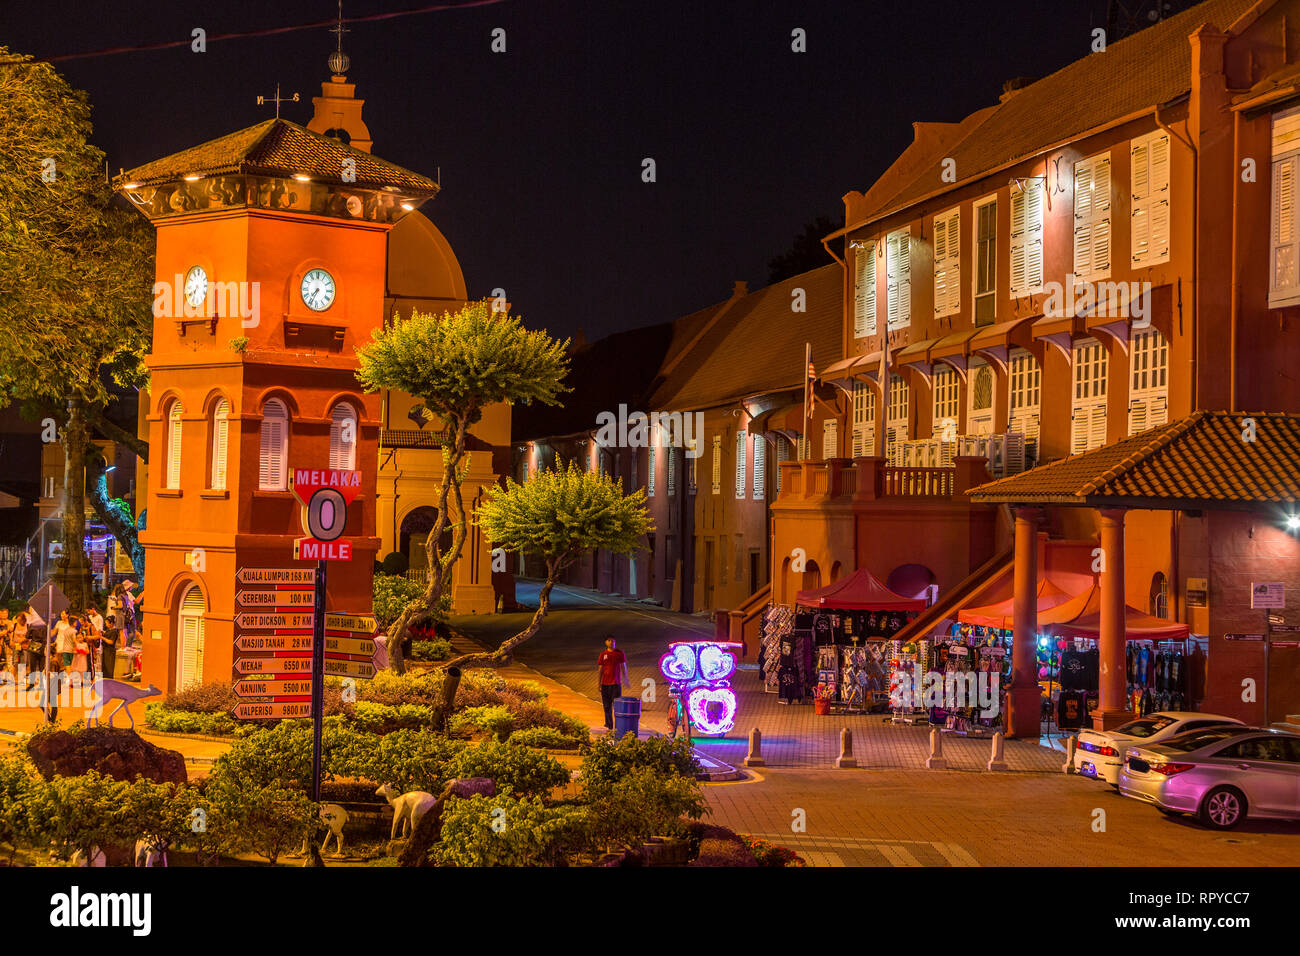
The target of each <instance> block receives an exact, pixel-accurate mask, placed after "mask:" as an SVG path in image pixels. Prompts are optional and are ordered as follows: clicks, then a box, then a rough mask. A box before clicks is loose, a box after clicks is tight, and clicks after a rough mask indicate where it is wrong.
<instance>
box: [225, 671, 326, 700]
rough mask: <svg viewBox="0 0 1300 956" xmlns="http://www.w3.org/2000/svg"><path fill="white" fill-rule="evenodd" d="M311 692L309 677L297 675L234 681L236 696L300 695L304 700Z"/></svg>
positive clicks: (274, 696) (276, 696)
mask: <svg viewBox="0 0 1300 956" xmlns="http://www.w3.org/2000/svg"><path fill="white" fill-rule="evenodd" d="M310 694H311V678H310V677H297V678H293V679H289V680H258V679H256V678H254V679H244V680H238V681H235V696H236V697H257V698H267V697H273V698H279V697H281V696H285V697H301V698H302V699H304V700H306V699H307V698H308V697H309V695H310Z"/></svg>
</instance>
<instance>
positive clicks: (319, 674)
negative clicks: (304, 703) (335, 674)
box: [311, 561, 329, 803]
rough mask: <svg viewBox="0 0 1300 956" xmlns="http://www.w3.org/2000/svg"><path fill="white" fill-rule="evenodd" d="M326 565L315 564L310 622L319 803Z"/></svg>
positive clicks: (314, 788)
mask: <svg viewBox="0 0 1300 956" xmlns="http://www.w3.org/2000/svg"><path fill="white" fill-rule="evenodd" d="M328 567H329V562H328V561H317V562H316V592H315V595H314V597H315V601H314V603H313V605H312V609H313V611H314V613H313V615H312V622H311V720H312V751H311V798H312V800H313V801H314V802H316V803H319V802H320V750H321V722H322V721H323V719H324V717H325V570H326V569H327V568H328Z"/></svg>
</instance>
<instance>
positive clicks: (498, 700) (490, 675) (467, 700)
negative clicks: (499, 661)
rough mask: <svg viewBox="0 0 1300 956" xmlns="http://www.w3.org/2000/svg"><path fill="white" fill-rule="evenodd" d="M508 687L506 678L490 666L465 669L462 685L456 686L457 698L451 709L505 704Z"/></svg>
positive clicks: (461, 679) (459, 709)
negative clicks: (504, 694)
mask: <svg viewBox="0 0 1300 956" xmlns="http://www.w3.org/2000/svg"><path fill="white" fill-rule="evenodd" d="M506 689H507V687H506V681H505V678H503V677H502V676H501V675H500V674H498V673H497V672H496V671H494V670H491V669H490V668H475V669H474V670H468V671H465V672H464V674H462V675H461V678H460V686H459V687H457V688H456V700H455V702H454V703H453V705H452V708H451V709H452V711H453V712H459V711H462V710H464V709H465V708H466V707H484V706H489V705H491V704H504V703H505V702H506V698H505V697H504V696H503V693H504V692H505V691H506Z"/></svg>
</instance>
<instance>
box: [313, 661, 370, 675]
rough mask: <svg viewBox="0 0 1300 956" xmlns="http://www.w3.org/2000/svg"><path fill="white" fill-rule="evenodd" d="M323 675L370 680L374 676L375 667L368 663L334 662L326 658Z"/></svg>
mask: <svg viewBox="0 0 1300 956" xmlns="http://www.w3.org/2000/svg"><path fill="white" fill-rule="evenodd" d="M325 673H326V674H337V675H341V676H345V677H364V678H371V677H374V676H375V665H374V664H372V663H371V662H370V661H335V660H329V659H328V658H326V660H325Z"/></svg>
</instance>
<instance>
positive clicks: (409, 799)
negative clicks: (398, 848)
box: [375, 783, 438, 840]
mask: <svg viewBox="0 0 1300 956" xmlns="http://www.w3.org/2000/svg"><path fill="white" fill-rule="evenodd" d="M375 795H376V796H380V797H383V798H384V799H385V800H387V801H388V805H389V806H390V807H392V808H393V829H392V832H391V833H390V834H389V836H388V839H390V840H396V839H397V828H398V826H399V825H400V826H401V828H402V836H403V837H408V836H410V835H411V834H412V833H413V832H414V831H415V827H416V825H417V824H419V822H420V818H421V817H422V816H424V815H425V814H426V813H428V812H429V809H430V808H431V807H432V806H433V805H434V803H436V802H437V799H438V798H437V797H435V796H434V795H433V794H431V793H426V792H425V791H423V790H412V791H411V792H410V793H402V794H399V793H398V792H397V791H396V790H395V789H394V788H393V785H392V784H391V783H386V784H384V785H383V786H382V787H380V788H379V789H378V790H376V791H375Z"/></svg>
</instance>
